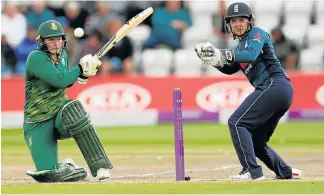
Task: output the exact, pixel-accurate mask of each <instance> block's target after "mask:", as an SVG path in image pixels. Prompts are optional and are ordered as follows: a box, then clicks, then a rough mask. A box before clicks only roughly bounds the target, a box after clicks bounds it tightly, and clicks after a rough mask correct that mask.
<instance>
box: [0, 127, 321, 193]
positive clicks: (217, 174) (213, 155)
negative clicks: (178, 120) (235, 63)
mask: <svg viewBox="0 0 324 195" xmlns="http://www.w3.org/2000/svg"><path fill="white" fill-rule="evenodd" d="M1 133H2V138H1V141H2V153H1V156H2V193H3V194H109V193H115V194H116V193H119V194H139V193H140V194H199V193H200V194H203V193H209V194H210V193H213V194H215V193H220V194H227V193H229V194H278V193H281V194H307V193H308V194H319V193H322V194H323V193H324V172H323V171H322V167H321V165H323V163H324V136H323V133H324V122H295V123H287V124H280V125H279V126H278V128H277V130H276V131H275V133H274V135H273V136H272V138H271V141H270V143H269V144H270V145H271V146H272V147H273V148H275V149H276V150H277V151H278V152H279V153H280V154H281V155H282V156H283V157H284V158H285V159H287V161H288V162H289V163H290V164H293V165H297V166H298V167H297V168H301V169H303V171H304V172H305V177H306V179H303V180H299V181H277V180H273V179H269V180H267V181H265V182H250V183H229V182H227V178H228V175H231V174H235V173H237V171H239V169H240V168H239V163H238V160H237V157H236V154H235V151H234V148H233V146H232V143H231V140H230V135H229V131H228V128H227V126H225V125H219V124H211V123H207V124H206V123H204V124H189V123H186V124H184V139H185V159H186V160H185V163H186V170H188V171H187V174H190V176H191V177H192V180H191V181H189V182H174V178H175V176H174V144H173V143H174V140H173V139H174V138H173V126H172V125H171V124H163V125H157V126H144V127H117V128H98V134H99V136H100V138H101V140H102V142H103V145H104V147H105V150H106V151H107V153H108V155H109V157H110V159H111V160H112V162H113V164H114V165H115V168H114V169H113V171H112V175H113V177H112V179H110V180H107V181H104V182H97V181H95V180H91V179H90V180H89V181H83V182H77V183H64V184H63V183H57V184H38V183H36V182H34V181H33V180H32V179H31V178H29V177H28V176H26V175H25V170H27V169H33V168H34V167H33V162H32V161H31V158H30V156H29V151H28V149H27V147H26V144H25V142H24V139H23V131H22V130H21V129H5V130H2V131H1ZM59 156H60V160H62V159H63V158H65V157H72V158H73V159H74V160H75V161H76V162H77V164H80V165H82V166H86V164H85V161H84V160H83V158H82V154H81V153H80V151H79V149H78V148H77V146H76V144H75V143H74V141H73V140H63V141H59ZM227 165H236V166H237V167H235V168H233V169H225V168H224V169H217V171H215V170H216V169H215V167H218V168H219V167H226V166H227ZM261 165H262V166H263V169H264V171H265V174H266V177H267V178H271V174H270V172H269V171H268V170H267V168H266V167H265V166H264V165H263V164H261ZM190 170H191V171H190Z"/></svg>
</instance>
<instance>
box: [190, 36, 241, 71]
mask: <svg viewBox="0 0 324 195" xmlns="http://www.w3.org/2000/svg"><path fill="white" fill-rule="evenodd" d="M195 51H196V53H197V55H198V57H199V58H200V59H201V61H202V62H203V64H207V65H212V66H214V67H216V68H222V67H223V66H224V65H225V64H231V63H233V62H234V60H235V59H234V52H233V51H232V50H229V49H217V48H215V47H214V45H213V44H211V43H210V42H206V43H199V44H198V45H197V46H196V47H195Z"/></svg>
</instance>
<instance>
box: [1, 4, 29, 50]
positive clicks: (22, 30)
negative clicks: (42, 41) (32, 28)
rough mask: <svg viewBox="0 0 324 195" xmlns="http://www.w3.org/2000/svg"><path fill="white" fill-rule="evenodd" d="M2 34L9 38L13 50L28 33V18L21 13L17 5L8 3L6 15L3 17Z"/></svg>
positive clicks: (5, 9)
mask: <svg viewBox="0 0 324 195" xmlns="http://www.w3.org/2000/svg"><path fill="white" fill-rule="evenodd" d="M1 18H2V20H1V28H2V34H4V35H5V36H6V37H7V39H6V40H7V42H8V44H9V45H10V47H11V48H15V47H16V46H17V45H18V44H19V43H20V42H21V41H22V40H23V39H24V38H25V37H26V32H27V22H26V18H25V17H24V16H23V15H22V14H21V13H19V11H18V9H17V7H16V5H15V4H13V3H11V2H6V3H5V7H4V14H2V16H1Z"/></svg>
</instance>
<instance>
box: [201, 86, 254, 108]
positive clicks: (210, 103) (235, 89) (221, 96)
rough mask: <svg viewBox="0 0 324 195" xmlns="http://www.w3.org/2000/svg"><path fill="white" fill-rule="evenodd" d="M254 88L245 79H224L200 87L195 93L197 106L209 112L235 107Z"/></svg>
mask: <svg viewBox="0 0 324 195" xmlns="http://www.w3.org/2000/svg"><path fill="white" fill-rule="evenodd" d="M253 90H254V88H253V87H252V86H251V84H250V83H249V82H246V81H225V82H219V83H214V84H211V85H208V86H206V87H204V88H202V89H201V90H200V91H198V93H197V95H196V102H197V104H198V106H200V107H201V108H202V109H204V110H206V111H209V112H217V111H219V110H221V109H233V108H234V109H235V108H237V107H238V106H239V105H240V104H241V103H242V102H243V100H244V99H245V98H246V97H247V96H248V95H249V94H250V93H251V92H252V91H253Z"/></svg>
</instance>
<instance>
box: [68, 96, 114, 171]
mask: <svg viewBox="0 0 324 195" xmlns="http://www.w3.org/2000/svg"><path fill="white" fill-rule="evenodd" d="M62 124H63V127H64V129H66V130H67V132H69V134H70V135H71V136H72V137H73V138H74V139H75V141H76V143H77V144H78V146H79V148H80V150H81V153H82V154H83V156H84V158H85V160H86V162H87V164H88V166H89V169H90V171H91V174H92V176H94V177H96V176H97V171H98V170H99V169H100V168H108V169H112V168H113V166H112V164H111V162H110V161H109V159H108V157H107V155H106V153H105V151H104V149H103V147H102V144H101V142H100V140H99V137H98V135H97V132H96V130H95V128H94V127H93V125H92V124H91V121H90V117H89V114H88V113H87V112H86V111H85V110H84V108H83V106H82V104H81V102H80V101H78V100H74V101H70V102H68V103H67V104H66V105H64V107H63V108H62Z"/></svg>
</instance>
